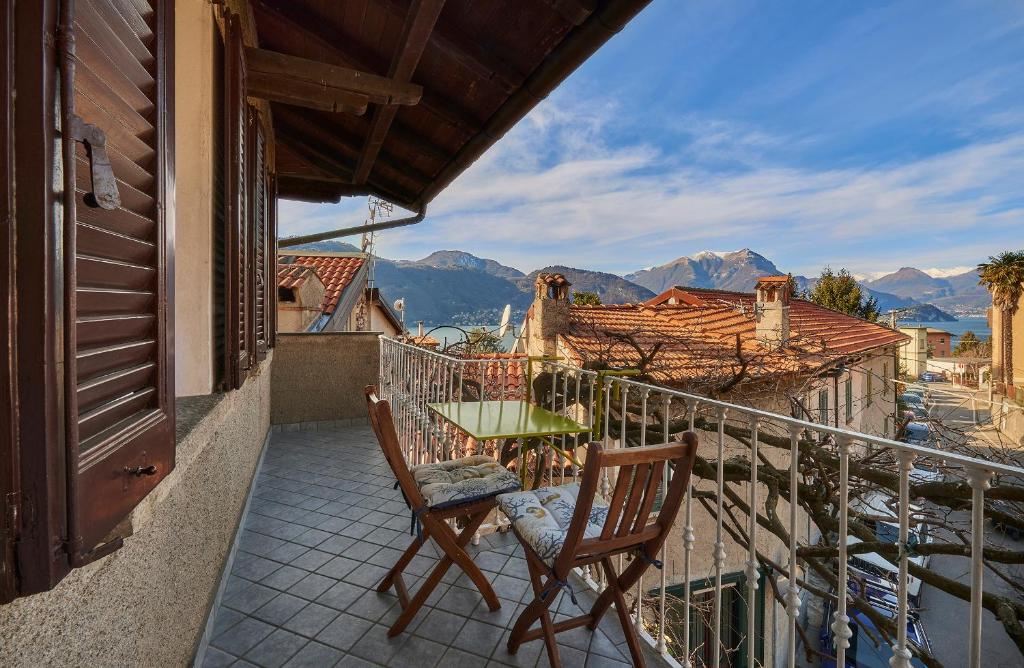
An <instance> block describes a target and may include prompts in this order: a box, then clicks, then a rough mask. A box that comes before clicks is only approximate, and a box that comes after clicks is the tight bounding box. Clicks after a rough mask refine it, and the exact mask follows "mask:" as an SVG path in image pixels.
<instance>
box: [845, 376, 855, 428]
mask: <svg viewBox="0 0 1024 668" xmlns="http://www.w3.org/2000/svg"><path fill="white" fill-rule="evenodd" d="M843 392H844V397H843V398H844V404H845V409H846V410H845V412H846V422H847V424H849V423H850V422H853V374H847V376H846V382H845V383H844V384H843Z"/></svg>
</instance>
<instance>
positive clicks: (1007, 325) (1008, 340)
mask: <svg viewBox="0 0 1024 668" xmlns="http://www.w3.org/2000/svg"><path fill="white" fill-rule="evenodd" d="M1002 315H1003V317H1002V318H1001V323H1000V324H1002V326H1003V380H1004V382H1005V383H1006V387H1007V390H1006V393H1007V394H1009V393H1010V389H1009V388H1010V387H1012V386H1013V312H1012V311H1010V310H1009V309H1004V310H1003V314H1002Z"/></svg>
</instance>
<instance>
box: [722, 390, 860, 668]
mask: <svg viewBox="0 0 1024 668" xmlns="http://www.w3.org/2000/svg"><path fill="white" fill-rule="evenodd" d="M727 412H728V411H727V410H726V409H725V408H721V407H720V408H719V409H718V466H717V472H716V478H715V496H716V497H717V499H716V503H715V515H716V519H715V549H714V559H715V601H714V602H715V614H714V619H715V621H714V628H713V629H712V630H711V637H712V638H713V640H714V643H715V646H714V650H713V652H714V662H713V663H712V665H714V666H721V665H722V638H721V635H722V569H723V568H725V557H726V554H725V541H724V540H723V530H722V514H723V512H724V510H723V503H722V501H723V497H724V496H725V493H724V490H725V416H726V414H727ZM840 665H842V664H840Z"/></svg>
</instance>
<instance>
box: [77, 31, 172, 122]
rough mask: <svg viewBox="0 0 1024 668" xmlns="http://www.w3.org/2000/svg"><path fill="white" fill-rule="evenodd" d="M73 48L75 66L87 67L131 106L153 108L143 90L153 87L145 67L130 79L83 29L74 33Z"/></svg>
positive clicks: (139, 108)
mask: <svg viewBox="0 0 1024 668" xmlns="http://www.w3.org/2000/svg"><path fill="white" fill-rule="evenodd" d="M75 50H76V52H77V53H76V55H77V57H76V58H75V63H76V66H77V65H83V66H86V67H88V68H89V70H90V71H91V72H92V73H93V74H94V75H95V76H96V77H98V78H99V79H101V80H102V81H103V82H104V83H105V84H106V85H107V87H108V88H110V90H112V91H114V92H115V93H116V94H117V95H118V96H120V97H121V98H123V99H124V100H125V101H126V102H127V103H128V104H129V105H131V106H132V107H133V108H135V109H137V110H143V109H152V108H153V100H152V99H151V98H150V96H149V94H148V93H146V92H143V91H150V90H152V88H153V78H152V76H150V74H149V72H148V71H146V70H145V68H143V69H142V71H141V73H137V74H138V75H139V76H138V77H137V78H136V79H132V78H131V76H130V75H129V74H128V73H127V72H125V71H123V70H121V69H119V68H118V67H116V66H115V65H114V63H113V61H111V60H110V58H109V57H108V56H107V54H105V53H104V52H103V48H102V47H101V46H100V45H99V44H97V43H96V41H95V40H94V39H93V38H92V35H90V34H89V33H88V32H86V31H84V30H79V31H78V32H77V34H76V39H75Z"/></svg>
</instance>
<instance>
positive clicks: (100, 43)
mask: <svg viewBox="0 0 1024 668" xmlns="http://www.w3.org/2000/svg"><path fill="white" fill-rule="evenodd" d="M77 9H78V16H77V17H76V20H75V28H76V30H75V34H76V36H88V38H89V39H91V40H92V42H93V44H95V45H96V47H97V49H98V50H99V52H100V53H102V54H103V56H102V57H100V58H97V59H96V60H95V61H94V62H90V67H92V68H93V70H94V71H96V73H97V74H99V75H100V76H104V77H105V76H107V74H108V73H112V72H116V71H120V72H121V73H123V74H124V76H126V77H127V78H128V80H129V81H131V82H132V83H133V84H135V86H136V87H137V88H138V89H139V90H140V91H143V93H144V94H146V95H147V97H150V96H149V91H151V90H153V84H154V83H155V79H154V77H153V72H152V71H151V70H150V67H149V66H147V64H144V63H142V62H139V60H137V59H136V58H135V56H133V55H132V53H131V51H129V50H128V48H127V47H125V45H124V42H122V41H121V40H120V38H118V36H117V34H116V33H115V32H114V31H113V30H112V27H111V26H110V25H108V24H106V23H104V22H103V21H102V20H101V19H100V17H99V16H97V15H96V12H95V11H94V10H93V7H92V5H91V4H89V3H83V4H81V5H79V6H78V7H77ZM80 55H81V56H82V59H83V60H85V59H86V54H84V53H83V54H80ZM150 102H151V103H152V98H150Z"/></svg>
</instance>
